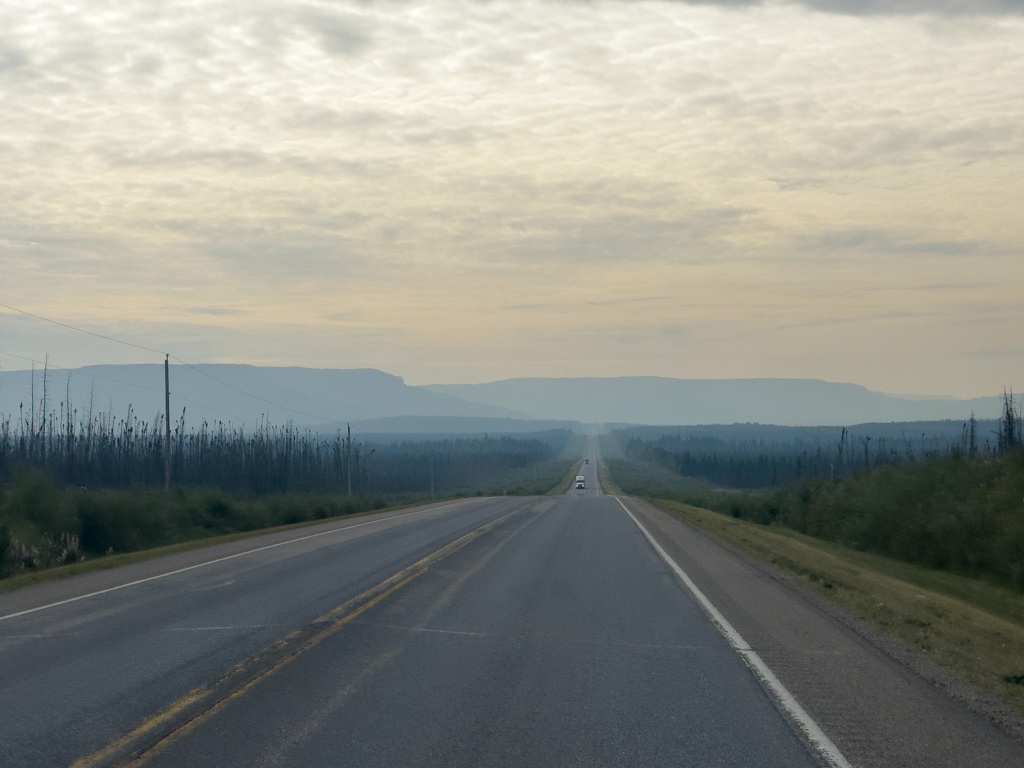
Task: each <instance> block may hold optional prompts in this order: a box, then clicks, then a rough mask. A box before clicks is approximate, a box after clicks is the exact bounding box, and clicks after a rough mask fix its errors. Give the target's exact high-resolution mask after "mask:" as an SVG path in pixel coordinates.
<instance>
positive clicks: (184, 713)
mask: <svg viewBox="0 0 1024 768" xmlns="http://www.w3.org/2000/svg"><path fill="white" fill-rule="evenodd" d="M536 503H537V502H536V501H532V502H530V503H528V504H524V505H523V506H521V507H516V508H515V509H513V510H511V511H509V512H506V513H505V514H504V515H501V516H500V517H497V518H495V519H494V520H491V521H490V522H488V523H484V524H483V525H481V526H480V527H479V528H475V529H474V530H472V531H470V532H469V533H465V534H463V535H462V536H460V537H459V538H457V539H455V540H453V541H450V542H449V543H447V544H445V545H444V546H442V547H440V548H439V549H436V550H434V551H433V552H431V553H430V554H428V555H426V556H425V557H422V558H420V559H419V560H417V561H416V562H415V563H413V564H412V565H409V566H407V567H405V568H403V569H402V570H400V571H398V572H396V573H394V574H392V575H391V576H389V577H388V578H386V579H384V580H383V581H381V582H379V583H378V584H376V585H375V586H373V587H370V588H369V589H367V590H366V591H364V592H362V593H360V594H359V595H356V596H355V597H353V598H352V599H350V600H347V601H345V602H344V603H342V604H341V605H338V606H336V607H335V608H332V609H331V610H330V611H328V612H327V613H325V614H323V615H322V616H320V617H319V618H317V619H314V620H313V621H312V622H310V623H309V624H307V625H306V626H305V627H302V628H301V629H297V630H295V631H293V632H290V633H288V634H287V635H285V636H284V637H283V638H281V639H280V640H278V641H277V642H276V643H274V644H273V645H271V646H270V647H269V648H266V649H264V650H263V651H261V652H260V653H257V654H256V655H255V656H252V657H250V658H249V659H246V660H245V661H243V662H240V663H239V664H236V665H235V666H234V667H233V668H232V669H231V670H229V671H228V672H227V673H225V674H224V675H222V676H221V677H220V678H218V679H217V680H214V681H213V682H211V683H206V684H203V685H200V686H197V687H196V688H193V689H192V690H191V691H189V692H188V693H186V694H185V695H184V696H181V697H180V698H178V699H177V700H175V701H174V702H172V703H171V704H170V705H169V706H168V707H166V708H165V709H164V710H162V711H161V712H159V713H157V714H155V715H152V716H151V717H148V718H146V719H145V720H144V721H142V722H141V723H140V724H139V725H137V726H136V727H135V728H133V729H132V730H131V731H129V732H128V733H126V734H125V735H123V736H120V737H118V738H116V739H114V740H113V741H111V742H110V743H109V744H107V745H106V746H105V747H103V748H101V749H99V750H97V751H96V752H93V753H92V754H90V755H87V756H85V757H81V758H79V759H78V760H76V761H75V762H73V763H72V764H71V766H70V767H69V768H103V767H105V766H123V765H131V764H135V763H138V762H139V761H141V760H143V759H145V758H146V757H148V756H150V755H151V754H152V753H153V750H154V749H155V748H157V747H159V746H160V745H162V744H164V743H166V742H167V740H168V739H170V738H171V737H173V736H177V735H180V734H182V733H185V732H186V731H187V730H189V729H191V728H192V727H193V726H195V725H196V724H198V723H199V722H200V721H201V720H203V719H205V718H206V717H207V716H208V715H211V714H213V713H214V712H216V711H217V710H219V709H221V708H222V707H223V706H224V705H225V704H227V703H228V702H229V701H231V700H232V699H234V698H236V697H237V696H239V695H240V694H241V693H243V692H244V691H246V690H247V689H249V688H250V687H251V686H252V685H253V684H254V683H256V682H258V681H259V680H261V679H263V678H264V677H266V676H267V675H269V674H270V673H272V672H274V671H275V670H277V669H279V668H280V667H282V666H284V665H285V664H287V663H288V662H289V661H291V660H292V659H294V658H296V657H297V656H298V655H299V654H300V653H302V652H303V651H306V650H309V649H310V648H312V647H313V646H315V645H317V644H318V643H319V642H320V641H321V640H324V639H325V638H327V637H329V636H330V635H331V634H333V633H334V632H336V631H337V630H338V629H340V628H341V627H342V626H344V625H345V624H346V623H348V622H349V621H351V620H352V619H354V618H355V617H356V616H358V615H359V614H361V613H362V612H363V611H365V610H366V609H368V608H370V607H371V606H373V605H375V604H377V603H378V602H380V601H381V600H383V599H384V598H385V597H387V596H388V595H390V594H391V593H392V592H395V591H396V590H398V589H400V588H401V587H403V586H404V585H405V584H407V583H409V582H410V581H412V580H413V579H414V578H416V577H417V576H419V575H420V574H421V573H423V572H424V571H426V570H427V568H429V567H430V566H431V565H433V564H435V563H437V562H440V561H441V560H443V559H444V558H446V557H447V556H448V555H450V554H452V553H453V552H455V551H457V550H459V549H461V548H462V547H464V546H465V545H466V544H468V543H469V542H471V541H473V540H474V539H476V538H477V537H479V536H480V535H482V534H483V533H485V532H486V531H488V530H490V529H491V528H493V527H495V526H496V525H498V524H499V523H500V522H502V521H503V520H505V519H506V518H507V517H509V516H511V515H514V514H515V513H517V512H521V511H522V510H524V509H527V508H528V507H530V506H532V505H535V504H536Z"/></svg>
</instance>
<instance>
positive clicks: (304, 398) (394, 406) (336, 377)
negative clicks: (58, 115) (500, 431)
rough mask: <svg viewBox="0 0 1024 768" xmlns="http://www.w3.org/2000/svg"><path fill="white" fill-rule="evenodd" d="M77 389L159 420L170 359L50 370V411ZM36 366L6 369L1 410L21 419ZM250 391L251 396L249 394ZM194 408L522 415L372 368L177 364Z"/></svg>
mask: <svg viewBox="0 0 1024 768" xmlns="http://www.w3.org/2000/svg"><path fill="white" fill-rule="evenodd" d="M42 382H43V376H42V372H41V371H38V370H37V371H36V373H35V400H36V408H37V411H38V410H39V408H40V402H41V400H42V397H43V389H42ZM69 388H70V400H71V403H72V408H73V409H75V410H77V411H78V413H79V415H82V414H84V413H86V412H88V410H89V408H90V393H91V401H92V406H91V407H92V410H93V412H95V413H98V412H100V411H105V412H107V411H109V412H112V413H113V414H114V415H115V416H116V417H117V418H123V417H124V416H125V414H127V413H128V407H129V405H131V406H132V407H133V409H134V412H135V414H137V415H138V416H139V417H140V418H143V419H145V420H147V421H152V420H153V419H154V417H155V416H156V414H158V413H163V410H164V370H163V366H162V365H92V366H87V367H85V368H77V369H74V370H72V371H66V370H54V369H51V370H50V371H49V374H48V377H47V410H48V411H49V410H54V411H56V412H57V413H58V414H59V413H60V411H61V405H60V404H61V403H62V402H63V401H65V400H66V399H67V395H68V389H69ZM30 391H31V372H29V371H0V414H9V415H13V416H14V417H15V418H17V415H18V412H19V406H21V405H23V407H24V413H25V416H26V417H27V416H28V414H29V410H30V408H31V402H32V398H31V396H30ZM245 393H249V394H245ZM182 408H185V409H186V424H189V425H196V424H199V423H200V422H202V421H203V420H204V419H205V420H207V421H210V422H213V421H218V420H219V421H225V422H229V421H230V422H232V423H233V424H234V425H235V426H236V427H237V426H241V425H243V424H245V425H246V426H247V427H252V426H253V425H255V424H256V423H257V422H258V421H259V420H260V418H261V417H262V416H263V415H264V414H266V415H267V418H268V421H269V423H271V424H284V423H286V422H288V421H292V422H295V423H297V424H304V425H312V424H317V423H324V422H325V421H328V422H345V421H357V420H362V419H379V418H384V417H389V416H407V415H413V416H463V417H487V418H499V419H504V418H517V417H518V418H522V414H519V413H514V412H511V411H509V410H507V409H504V408H501V407H497V406H491V405H486V404H480V403H471V402H468V401H465V400H461V399H459V398H458V397H456V396H454V395H449V394H446V393H438V392H431V391H429V390H426V389H423V388H422V387H410V386H407V385H406V384H405V382H404V381H403V380H402V379H401V378H400V377H399V376H392V375H391V374H388V373H384V372H383V371H378V370H374V369H372V368H363V369H351V370H339V369H319V368H271V367H258V366H252V365H197V366H195V368H190V367H188V366H182V365H172V366H171V416H172V418H174V419H176V418H178V417H180V416H181V412H182Z"/></svg>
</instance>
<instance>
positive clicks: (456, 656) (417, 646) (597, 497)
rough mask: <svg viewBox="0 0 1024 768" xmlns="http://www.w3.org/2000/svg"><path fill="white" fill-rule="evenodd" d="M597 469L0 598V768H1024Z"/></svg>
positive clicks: (1013, 749)
mask: <svg viewBox="0 0 1024 768" xmlns="http://www.w3.org/2000/svg"><path fill="white" fill-rule="evenodd" d="M588 458H589V463H587V464H585V465H584V468H583V474H584V475H585V477H586V479H587V483H586V485H587V488H586V489H585V490H582V491H579V490H575V489H571V490H570V491H569V492H568V493H567V494H565V495H564V496H557V497H555V496H550V497H497V498H474V499H465V500H458V501H447V502H441V503H436V504H430V505H424V506H422V507H417V508H412V509H407V510H400V511H397V512H389V513H381V514H375V515H370V516H363V517H355V518H351V519H347V520H340V521H332V522H328V523H324V524H318V525H316V526H309V527H306V528H300V529H292V530H288V531H276V532H271V533H268V534H265V535H261V536H258V537H253V538H250V539H245V540H242V541H236V542H233V543H229V544H219V545H215V546H212V547H208V548H205V549H197V550H192V551H190V552H185V553H179V554H177V555H171V556H167V557H163V558H159V559H154V560H149V561H145V562H141V563H136V564H133V565H129V566H123V567H120V568H116V569H109V570H106V571H95V572H92V573H89V574H85V575H81V576H77V577H70V578H66V579H62V580H59V581H53V582H48V583H45V584H40V585H37V586H34V587H27V588H23V589H20V590H16V591H13V592H9V593H6V594H3V595H0V765H3V766H5V767H10V768H14V767H15V766H26V767H28V766H66V765H76V766H106V765H111V766H113V765H127V764H131V765H146V766H193V765H194V766H200V765H202V766H223V767H229V766H339V767H340V766H354V767H359V768H366V767H368V766H435V765H436V766H502V767H507V768H513V767H516V766H523V767H524V768H527V767H528V768H535V767H539V766H644V767H645V768H648V767H651V768H653V767H655V766H694V767H697V766H737V767H741V766H742V767H743V768H749V767H753V766H764V767H765V768H770V767H772V766H821V765H830V764H831V765H836V766H842V765H854V766H861V767H862V768H866V767H867V766H903V765H908V766H909V765H914V766H917V765H920V766H970V765H986V766H997V767H999V766H1011V765H1015V766H1021V765H1024V748H1022V746H1021V745H1020V744H1019V743H1018V742H1016V741H1014V740H1013V739H1012V738H1010V737H1009V736H1007V735H1005V734H1004V733H1003V732H1002V731H1000V730H998V729H997V728H995V727H994V726H992V725H991V724H990V723H988V722H986V721H985V720H984V718H982V717H980V716H979V715H976V714H974V713H973V712H970V711H969V710H967V709H966V708H964V707H962V706H961V705H960V704H958V703H956V702H954V701H953V700H951V699H950V698H949V697H947V696H945V695H944V694H943V693H942V692H941V691H940V690H938V689H937V688H936V687H935V686H933V685H931V684H929V683H928V682H927V681H925V680H923V679H922V678H920V677H919V676H917V675H915V674H914V673H913V672H911V671H910V670H908V669H906V668H904V667H902V666H901V665H900V664H899V663H897V662H896V661H895V660H893V659H892V658H891V657H889V656H887V655H886V654H885V653H883V652H882V651H880V650H879V649H878V648H876V647H875V646H874V645H872V644H871V643H870V642H868V641H867V640H866V639H865V638H864V637H861V636H860V635H858V634H857V632H855V631H854V630H853V629H851V628H850V627H848V626H846V625H845V624H844V623H843V622H842V621H840V620H837V618H835V616H834V615H832V614H830V613H829V612H828V611H826V610H823V609H822V608H821V607H820V606H819V605H816V604H815V603H814V602H813V601H809V600H808V599H807V598H806V596H805V595H804V594H803V593H801V592H800V591H799V590H797V589H795V588H794V587H792V586H791V585H789V584H788V583H787V582H786V580H785V579H783V578H779V577H778V574H776V573H775V572H774V571H773V570H772V569H771V568H770V566H765V565H763V564H757V563H755V562H753V561H751V560H749V559H748V558H744V557H743V556H741V555H738V554H737V553H735V552H734V551H732V550H730V549H728V548H726V547H724V546H722V545H721V544H720V543H718V542H717V541H715V540H713V539H712V538H711V537H709V536H707V535H706V534H703V533H701V532H699V531H696V530H695V529H692V528H690V527H688V526H686V525H684V524H683V523H681V522H679V521H677V520H675V519H674V518H670V517H668V516H667V515H665V514H664V513H662V512H660V511H658V510H656V509H655V508H653V507H651V506H650V505H648V504H645V503H644V502H641V501H639V500H636V499H628V498H623V499H621V500H620V499H618V498H616V497H611V496H604V495H602V494H601V492H600V489H599V487H598V482H597V465H598V456H597V453H596V440H591V441H590V444H589V447H588ZM759 665H760V666H759Z"/></svg>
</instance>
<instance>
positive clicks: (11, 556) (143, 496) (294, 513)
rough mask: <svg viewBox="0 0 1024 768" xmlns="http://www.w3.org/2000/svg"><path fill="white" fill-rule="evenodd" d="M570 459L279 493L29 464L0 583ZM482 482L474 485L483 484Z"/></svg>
mask: <svg viewBox="0 0 1024 768" xmlns="http://www.w3.org/2000/svg"><path fill="white" fill-rule="evenodd" d="M577 464H578V462H573V461H570V460H557V461H549V462H541V463H537V464H532V465H529V466H526V467H515V468H509V469H503V470H502V469H499V471H496V472H495V473H494V474H493V475H491V476H490V477H489V478H488V479H487V482H486V483H481V484H479V485H467V486H465V487H463V488H455V489H446V490H445V491H443V492H442V493H440V494H438V495H437V497H436V498H431V496H430V495H429V494H424V493H419V494H411V493H407V494H387V495H374V496H365V495H356V496H354V497H348V496H347V495H345V494H341V493H301V492H294V493H283V494H273V495H270V496H262V497H250V496H244V495H238V494H231V493H227V492H225V491H221V490H218V489H215V488H182V487H179V488H175V489H173V490H172V492H171V493H169V494H168V493H164V491H163V490H162V489H157V488H133V489H126V490H102V489H99V490H88V489H83V488H75V487H58V486H56V485H54V484H53V483H52V482H51V481H50V480H49V479H48V478H47V477H46V476H45V475H43V474H42V473H39V472H29V473H25V474H23V475H21V476H19V477H18V478H17V479H16V481H15V482H12V483H10V484H7V485H6V486H3V487H0V576H2V577H3V578H0V591H7V590H11V589H17V588H19V587H24V586H28V585H30V584H36V583H39V582H42V581H48V580H50V579H54V578H62V577H65V576H73V575H76V574H80V573H86V572H88V571H93V570H97V569H103V568H113V567H116V566H119V565H125V564H127V563H133V562H138V561H140V560H146V559H150V558H153V557H160V556H162V555H166V554H172V553H175V552H183V551H187V550H191V549H197V548H200V547H207V546H211V545H213V544H219V543H224V542H230V541H236V540H238V539H243V538H247V537H250V536H256V535H260V534H263V533H268V532H272V531H279V530H287V529H289V528H293V527H302V526H304V525H311V524H315V523H320V522H324V521H329V520H338V519H341V518H343V517H350V516H355V515H362V514H369V513H373V512H380V511H386V510H392V509H401V508H404V507H409V506H413V505H417V504H424V503H428V502H431V501H441V500H444V499H451V498H462V497H466V496H474V495H475V496H501V495H530V496H539V495H544V494H545V493H547V492H548V491H549V490H550V489H551V488H552V486H555V485H556V484H560V483H562V482H564V478H565V477H566V476H567V475H566V472H567V471H568V472H569V473H570V474H571V473H572V472H573V471H574V468H575V467H576V466H577ZM481 486H482V487H481Z"/></svg>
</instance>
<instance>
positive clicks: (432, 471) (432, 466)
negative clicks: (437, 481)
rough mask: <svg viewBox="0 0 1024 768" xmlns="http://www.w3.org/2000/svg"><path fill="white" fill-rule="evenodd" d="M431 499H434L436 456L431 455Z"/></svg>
mask: <svg viewBox="0 0 1024 768" xmlns="http://www.w3.org/2000/svg"><path fill="white" fill-rule="evenodd" d="M430 498H434V454H433V453H431V454H430Z"/></svg>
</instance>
